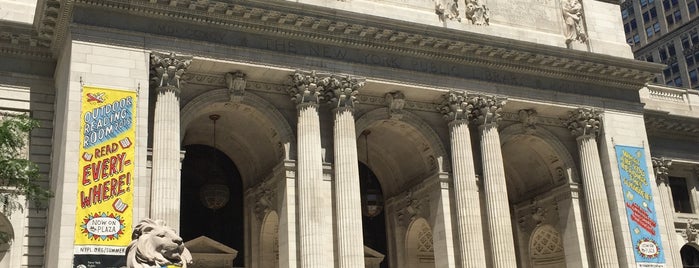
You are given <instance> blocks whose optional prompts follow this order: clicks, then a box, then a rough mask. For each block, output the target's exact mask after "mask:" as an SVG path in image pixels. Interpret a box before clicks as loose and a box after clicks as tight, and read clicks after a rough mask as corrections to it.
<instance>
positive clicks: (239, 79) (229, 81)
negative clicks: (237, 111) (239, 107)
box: [225, 71, 247, 102]
mask: <svg viewBox="0 0 699 268" xmlns="http://www.w3.org/2000/svg"><path fill="white" fill-rule="evenodd" d="M225 78H226V86H227V87H228V96H229V101H230V102H241V101H242V100H243V97H244V96H245V86H246V84H247V80H245V74H244V73H243V72H240V71H236V72H234V73H226V75H225Z"/></svg>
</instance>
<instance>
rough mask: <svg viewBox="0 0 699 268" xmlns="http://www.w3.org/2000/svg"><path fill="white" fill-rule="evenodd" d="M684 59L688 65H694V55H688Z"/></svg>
mask: <svg viewBox="0 0 699 268" xmlns="http://www.w3.org/2000/svg"><path fill="white" fill-rule="evenodd" d="M684 60H685V61H686V62H687V66H692V65H694V56H692V55H689V56H687V57H684Z"/></svg>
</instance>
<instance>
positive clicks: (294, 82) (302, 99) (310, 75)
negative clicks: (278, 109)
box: [288, 71, 329, 105]
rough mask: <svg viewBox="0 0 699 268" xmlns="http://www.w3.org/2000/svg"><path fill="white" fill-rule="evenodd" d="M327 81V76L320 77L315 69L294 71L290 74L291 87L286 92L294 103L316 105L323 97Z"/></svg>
mask: <svg viewBox="0 0 699 268" xmlns="http://www.w3.org/2000/svg"><path fill="white" fill-rule="evenodd" d="M328 83H329V77H325V78H321V77H319V76H318V75H317V74H316V71H311V72H301V71H296V72H294V74H293V75H291V87H289V89H288V92H289V95H291V100H292V101H293V102H295V103H296V104H299V105H301V104H311V105H318V104H320V101H321V100H323V99H324V96H323V95H324V93H325V86H326V85H327V84H328Z"/></svg>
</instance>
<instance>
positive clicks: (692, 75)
mask: <svg viewBox="0 0 699 268" xmlns="http://www.w3.org/2000/svg"><path fill="white" fill-rule="evenodd" d="M689 81H692V85H694V83H696V82H697V70H691V71H689Z"/></svg>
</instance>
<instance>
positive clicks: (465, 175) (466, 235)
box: [440, 91, 486, 267]
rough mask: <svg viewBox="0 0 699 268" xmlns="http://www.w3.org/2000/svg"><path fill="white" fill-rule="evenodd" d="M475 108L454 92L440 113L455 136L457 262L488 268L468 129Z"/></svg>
mask: <svg viewBox="0 0 699 268" xmlns="http://www.w3.org/2000/svg"><path fill="white" fill-rule="evenodd" d="M472 108H473V107H472V106H470V105H469V103H468V97H467V96H466V95H465V94H464V93H463V92H457V91H451V92H449V94H447V95H445V96H444V101H443V102H442V105H441V106H440V111H441V112H442V113H443V114H444V118H445V119H446V120H447V121H448V122H449V134H450V136H451V162H452V164H451V165H452V172H453V173H452V178H453V182H454V199H455V201H456V210H455V212H456V213H455V216H456V224H457V225H456V226H457V228H456V231H457V234H456V235H457V237H458V240H457V242H458V245H459V247H458V250H459V253H460V255H459V256H460V258H459V260H458V261H457V263H459V264H460V265H461V267H485V266H486V261H485V250H484V244H483V228H482V226H481V207H480V199H479V196H478V185H477V179H476V172H475V168H474V165H473V150H472V149H471V132H470V131H469V128H468V123H469V122H468V120H469V119H470V116H471V110H472Z"/></svg>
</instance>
